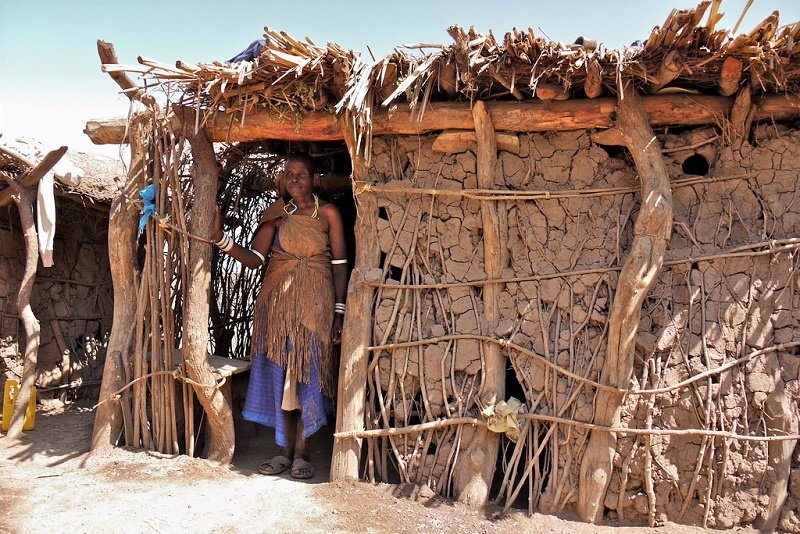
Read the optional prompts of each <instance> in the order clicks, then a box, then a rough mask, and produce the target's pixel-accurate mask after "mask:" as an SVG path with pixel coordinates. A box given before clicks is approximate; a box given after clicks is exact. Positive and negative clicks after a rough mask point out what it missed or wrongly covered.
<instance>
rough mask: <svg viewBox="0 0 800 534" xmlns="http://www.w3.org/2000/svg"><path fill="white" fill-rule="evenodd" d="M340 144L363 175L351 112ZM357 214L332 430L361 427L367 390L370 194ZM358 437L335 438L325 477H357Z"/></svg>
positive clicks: (361, 177) (360, 177)
mask: <svg viewBox="0 0 800 534" xmlns="http://www.w3.org/2000/svg"><path fill="white" fill-rule="evenodd" d="M341 120H342V121H343V122H344V124H342V131H343V132H344V133H345V143H346V144H347V149H348V151H349V152H350V159H351V161H352V163H353V179H354V180H355V181H359V182H363V181H366V180H367V178H368V176H367V175H368V168H367V162H366V161H365V159H364V157H363V156H362V155H361V154H359V153H358V151H357V148H356V136H355V129H354V128H353V127H352V124H353V122H351V121H352V117H351V116H349V115H345V116H344V117H343V118H342V119H341ZM356 201H357V202H358V208H357V209H358V218H357V219H356V225H355V229H354V230H355V239H356V257H355V267H354V269H353V272H352V273H351V274H350V283H349V285H348V287H347V312H346V314H345V317H344V328H343V330H344V332H343V336H342V349H341V358H340V363H339V387H338V390H337V402H336V431H337V432H352V431H358V430H363V429H364V411H365V407H364V404H365V399H366V390H367V360H368V359H369V350H368V347H369V346H370V345H371V344H372V307H373V303H372V299H373V298H374V296H375V288H374V287H373V286H371V285H368V284H365V283H364V281H365V277H366V274H367V272H369V271H370V270H371V269H375V268H378V267H379V263H380V245H379V243H378V240H377V239H375V233H374V232H375V228H376V227H377V224H378V202H377V199H376V198H375V194H374V193H372V192H364V193H361V194H359V195H358V196H357V197H356ZM360 457H361V439H347V440H336V441H335V442H334V444H333V456H332V458H331V474H330V477H331V480H341V479H343V478H358V466H359V461H360Z"/></svg>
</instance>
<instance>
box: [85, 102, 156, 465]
mask: <svg viewBox="0 0 800 534" xmlns="http://www.w3.org/2000/svg"><path fill="white" fill-rule="evenodd" d="M150 120H151V115H150V112H145V113H143V114H140V115H137V116H136V117H134V118H133V120H131V124H130V132H129V138H130V147H131V163H130V167H129V171H128V179H127V180H126V182H125V185H124V186H123V188H122V193H121V194H120V195H118V196H117V198H115V199H114V202H112V203H111V213H110V215H109V220H108V262H109V268H110V270H111V281H112V283H113V287H114V316H113V322H112V323H111V335H110V336H109V338H108V349H107V351H108V352H107V354H108V357H107V358H106V361H105V364H104V366H103V382H102V385H101V386H100V400H101V401H102V400H103V399H107V398H109V397H110V396H111V395H113V394H114V392H115V391H117V390H119V389H120V388H121V387H123V386H124V385H125V383H124V382H125V380H124V376H125V373H124V370H123V369H122V368H121V367H120V364H122V365H126V362H129V361H131V359H132V358H133V343H132V342H131V335H130V333H131V332H132V331H133V329H134V327H135V324H136V300H137V298H136V292H137V290H136V286H137V284H136V283H135V282H136V281H137V280H139V272H138V269H137V268H136V234H137V225H136V222H137V220H138V219H139V207H138V206H137V205H136V201H135V199H136V198H137V197H138V194H139V190H140V189H141V188H142V187H144V181H145V166H146V164H147V163H146V160H147V146H146V145H147V142H146V139H147V138H148V136H149V128H150ZM122 426H123V419H122V409H121V407H120V405H119V403H117V402H102V403H100V404H99V405H98V406H97V413H96V414H95V417H94V430H93V431H92V450H103V449H107V448H111V447H113V446H114V445H115V444H116V442H117V439H118V437H119V436H120V432H121V431H122Z"/></svg>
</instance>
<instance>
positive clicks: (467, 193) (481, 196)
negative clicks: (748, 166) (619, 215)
mask: <svg viewBox="0 0 800 534" xmlns="http://www.w3.org/2000/svg"><path fill="white" fill-rule="evenodd" d="M702 144H705V143H702ZM702 144H701V145H698V146H702ZM680 148H681V150H683V149H684V147H680ZM742 178H743V179H749V178H753V176H752V174H751V173H741V174H732V175H729V176H715V177H712V178H702V177H698V178H684V179H681V180H674V181H672V182H670V186H671V188H673V189H677V188H680V187H690V186H693V185H704V184H712V183H719V182H724V181H728V180H738V179H742ZM360 184H363V185H360ZM354 185H355V194H356V195H360V194H363V193H366V192H371V193H375V194H379V195H396V194H403V195H433V196H443V197H447V196H457V197H463V198H466V199H469V200H492V201H502V200H557V199H562V198H592V197H599V196H613V195H624V194H627V193H638V192H639V191H640V190H641V188H640V187H639V186H623V187H603V188H596V189H566V190H555V191H517V190H514V189H508V190H498V189H434V188H417V187H397V186H380V187H375V186H373V185H371V184H368V183H364V182H355V184H354Z"/></svg>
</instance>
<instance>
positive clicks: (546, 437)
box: [503, 425, 558, 514]
mask: <svg viewBox="0 0 800 534" xmlns="http://www.w3.org/2000/svg"><path fill="white" fill-rule="evenodd" d="M555 428H556V425H550V428H549V429H547V433H546V434H545V435H544V437H543V438H542V443H541V444H540V445H539V446H538V447H536V450H535V451H534V452H533V455H532V456H531V457H529V459H528V465H527V466H526V467H525V472H524V473H523V474H522V480H521V481H520V483H519V484H518V485H517V487H516V488H514V491H513V492H512V493H511V497H510V498H509V499H508V501H506V505H505V506H504V507H503V513H504V514H505V513H506V512H507V511H508V509H509V508H511V505H512V504H513V503H514V501H515V500H516V499H517V496H518V495H519V492H520V491H522V487H523V486H524V484H525V480H526V479H527V478H528V477H530V476H531V471H532V470H533V466H534V465H536V466H538V465H539V455H540V454H541V453H542V450H544V447H545V445H547V441H548V440H549V439H550V438H551V436H552V434H553V431H554V430H555ZM555 469H558V466H556V467H555Z"/></svg>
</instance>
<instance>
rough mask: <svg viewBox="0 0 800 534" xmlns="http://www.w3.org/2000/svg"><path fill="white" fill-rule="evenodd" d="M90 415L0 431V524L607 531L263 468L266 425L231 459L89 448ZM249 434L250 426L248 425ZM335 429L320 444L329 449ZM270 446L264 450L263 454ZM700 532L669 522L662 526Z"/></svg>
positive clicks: (61, 412) (39, 528)
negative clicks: (17, 434) (10, 435)
mask: <svg viewBox="0 0 800 534" xmlns="http://www.w3.org/2000/svg"><path fill="white" fill-rule="evenodd" d="M93 417H94V414H93V412H92V411H91V410H89V409H88V408H81V407H79V406H75V405H73V406H70V407H68V408H67V409H64V408H61V407H51V408H50V409H45V410H43V411H41V412H39V413H38V414H37V427H36V429H35V430H34V431H32V432H29V433H27V434H26V435H25V437H24V438H23V439H22V440H21V441H19V442H14V441H12V440H10V439H7V438H6V437H4V436H3V437H0V473H2V477H0V532H50V531H61V532H167V531H168V532H398V533H417V532H469V533H473V532H482V533H501V532H537V533H538V532H543V533H544V532H579V533H589V532H601V533H602V532H605V533H610V532H614V533H620V534H622V533H631V532H638V531H640V530H641V526H630V525H629V526H619V525H612V526H603V527H596V526H591V525H586V524H583V523H580V522H577V521H575V520H574V518H568V517H565V518H559V517H554V516H545V515H539V514H537V515H534V516H533V517H528V516H527V515H526V514H523V513H521V512H514V513H511V514H509V515H507V516H505V517H502V518H500V517H499V515H498V513H497V510H496V509H494V508H491V509H487V510H483V511H474V510H471V509H469V508H466V507H464V506H461V505H459V504H457V503H452V502H450V501H448V500H445V499H442V498H441V497H439V496H435V495H431V494H428V493H426V492H425V491H419V490H417V489H415V488H412V487H408V486H391V485H385V484H380V485H370V484H367V483H363V482H355V481H349V482H341V483H330V482H326V477H327V466H326V465H321V466H319V468H318V472H317V474H316V476H315V478H314V479H312V480H311V481H309V482H301V481H296V480H293V479H292V478H291V477H290V476H288V474H287V475H285V476H279V477H267V476H262V475H259V474H258V473H257V471H256V469H257V466H258V465H259V464H260V462H261V461H263V459H264V457H265V456H266V454H270V451H269V450H268V449H269V448H268V447H267V445H266V443H267V442H268V435H267V434H266V433H265V432H262V433H261V434H259V433H258V432H256V433H255V434H257V435H250V436H244V437H243V438H242V439H241V440H240V443H239V447H238V450H237V454H236V456H235V458H234V465H231V466H222V465H218V464H213V463H210V462H207V461H205V460H202V459H196V458H189V457H187V456H179V457H177V458H162V457H157V456H154V455H152V454H148V453H145V452H142V451H133V450H126V449H121V448H120V449H114V450H112V451H110V452H109V453H104V454H101V455H98V454H94V455H90V454H88V444H89V437H90V434H91V426H92V422H93ZM251 434H253V432H251ZM329 439H330V436H329V435H328V436H327V437H323V438H321V439H320V440H318V441H317V442H315V443H316V445H315V447H316V449H315V450H316V452H324V451H326V450H327V449H328V445H329V443H328V441H329ZM265 451H266V454H265ZM697 531H699V529H695V528H692V527H684V526H678V525H668V526H666V527H662V528H660V529H658V532H670V533H673V532H675V533H688V532H697Z"/></svg>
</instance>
